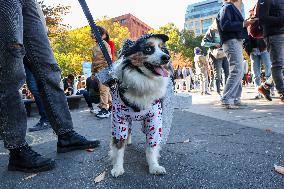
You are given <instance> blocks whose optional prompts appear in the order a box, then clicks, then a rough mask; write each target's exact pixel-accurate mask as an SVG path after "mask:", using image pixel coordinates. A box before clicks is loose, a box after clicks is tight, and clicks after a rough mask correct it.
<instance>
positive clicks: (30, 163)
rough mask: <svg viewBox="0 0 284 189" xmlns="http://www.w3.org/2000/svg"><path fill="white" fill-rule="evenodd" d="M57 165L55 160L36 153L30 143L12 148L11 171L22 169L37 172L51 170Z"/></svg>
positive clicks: (9, 166)
mask: <svg viewBox="0 0 284 189" xmlns="http://www.w3.org/2000/svg"><path fill="white" fill-rule="evenodd" d="M54 167H55V161H54V160H52V159H49V158H44V157H42V156H41V155H40V154H38V153H36V152H35V151H33V150H32V149H31V147H29V146H28V145H26V146H24V147H21V148H19V149H13V150H10V159H9V165H8V170H9V171H22V172H26V173H36V172H43V171H48V170H51V169H53V168H54Z"/></svg>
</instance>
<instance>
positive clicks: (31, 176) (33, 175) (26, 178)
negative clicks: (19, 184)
mask: <svg viewBox="0 0 284 189" xmlns="http://www.w3.org/2000/svg"><path fill="white" fill-rule="evenodd" d="M37 174H38V173H35V174H32V175H29V176H27V177H25V178H23V180H29V179H31V178H33V177H35V176H37Z"/></svg>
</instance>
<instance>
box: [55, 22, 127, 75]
mask: <svg viewBox="0 0 284 189" xmlns="http://www.w3.org/2000/svg"><path fill="white" fill-rule="evenodd" d="M96 24H97V25H99V26H102V27H103V28H106V29H107V31H108V32H109V35H110V38H111V40H112V41H113V42H114V43H115V47H116V49H115V51H116V52H117V51H118V50H119V49H120V47H121V46H122V43H123V41H124V40H125V39H127V38H129V37H130V33H129V31H128V29H127V28H126V27H122V26H121V25H120V24H119V23H113V22H112V20H111V19H109V18H107V17H103V18H102V19H100V20H96ZM51 44H52V48H53V50H54V52H55V57H56V60H57V61H58V64H59V66H60V67H61V69H62V71H63V72H62V74H63V75H64V76H65V75H66V74H69V73H74V74H81V72H82V68H81V67H82V66H81V64H82V61H91V56H92V52H91V49H92V47H93V46H94V45H95V41H94V40H93V39H92V38H91V32H90V27H89V26H85V27H82V28H78V29H74V30H71V31H68V32H61V33H59V34H57V35H56V36H55V37H54V38H53V40H52V42H51ZM115 54H117V53H115Z"/></svg>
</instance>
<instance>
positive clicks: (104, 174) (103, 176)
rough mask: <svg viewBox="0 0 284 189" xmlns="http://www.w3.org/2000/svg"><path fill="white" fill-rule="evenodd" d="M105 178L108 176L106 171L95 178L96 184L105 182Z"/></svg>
mask: <svg viewBox="0 0 284 189" xmlns="http://www.w3.org/2000/svg"><path fill="white" fill-rule="evenodd" d="M105 176H106V171H104V172H102V173H101V174H99V175H98V176H97V177H96V178H95V180H94V182H95V183H98V182H101V181H103V180H104V179H105Z"/></svg>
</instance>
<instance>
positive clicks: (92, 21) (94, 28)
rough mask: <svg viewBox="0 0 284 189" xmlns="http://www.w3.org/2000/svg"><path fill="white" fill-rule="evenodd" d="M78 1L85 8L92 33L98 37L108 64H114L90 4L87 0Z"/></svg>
mask: <svg viewBox="0 0 284 189" xmlns="http://www.w3.org/2000/svg"><path fill="white" fill-rule="evenodd" d="M78 1H79V3H80V5H81V7H82V9H83V12H84V14H85V16H86V18H87V20H88V22H89V25H90V27H91V30H92V34H93V35H94V36H95V38H96V40H97V42H98V44H99V46H100V49H101V51H102V53H103V55H104V57H105V59H106V61H107V64H108V66H109V67H111V66H112V60H111V58H110V56H109V54H108V51H107V49H106V47H105V44H104V43H103V39H102V36H101V35H100V33H99V30H98V27H97V25H96V23H95V21H94V19H93V16H92V14H91V12H90V9H89V7H88V5H87V3H86V1H85V0H78Z"/></svg>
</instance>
